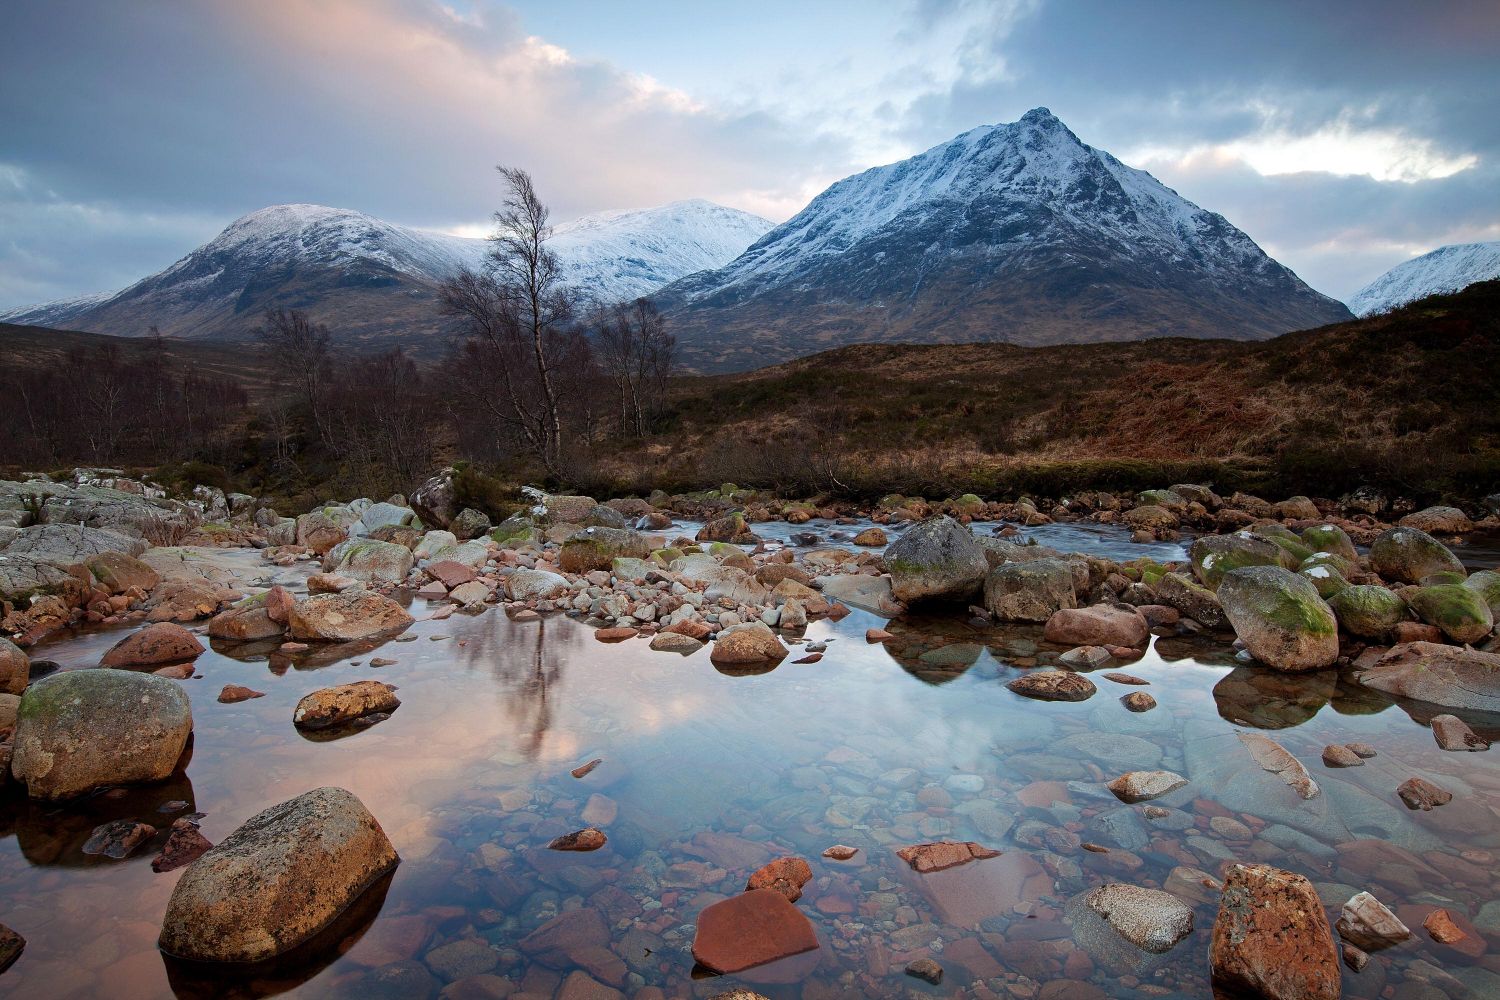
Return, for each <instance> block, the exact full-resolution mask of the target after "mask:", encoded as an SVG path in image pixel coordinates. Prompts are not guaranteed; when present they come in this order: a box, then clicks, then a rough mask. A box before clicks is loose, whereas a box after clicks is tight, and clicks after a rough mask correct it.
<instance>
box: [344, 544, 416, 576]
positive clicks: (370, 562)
mask: <svg viewBox="0 0 1500 1000" xmlns="http://www.w3.org/2000/svg"><path fill="white" fill-rule="evenodd" d="M415 561H416V557H415V556H414V555H412V551H411V549H409V548H407V547H406V546H405V545H398V544H397V543H395V542H379V541H376V540H375V539H373V538H351V539H349V540H348V541H346V542H340V543H339V544H338V545H335V546H334V547H333V548H332V549H331V550H329V552H328V554H327V555H326V556H324V557H323V572H325V573H337V574H339V575H340V576H348V577H353V578H354V579H356V580H363V581H365V582H366V583H400V582H401V581H403V580H405V579H406V574H408V573H410V572H411V568H412V564H413V563H414V562H415Z"/></svg>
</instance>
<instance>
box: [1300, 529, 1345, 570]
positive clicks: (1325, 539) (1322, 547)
mask: <svg viewBox="0 0 1500 1000" xmlns="http://www.w3.org/2000/svg"><path fill="white" fill-rule="evenodd" d="M1302 543H1303V544H1304V545H1306V546H1307V547H1308V548H1310V549H1312V550H1313V551H1314V552H1329V553H1332V554H1333V555H1336V556H1342V557H1343V558H1345V559H1347V560H1349V561H1350V562H1357V561H1358V560H1359V550H1358V549H1356V548H1355V547H1354V540H1353V539H1352V538H1350V537H1349V533H1348V532H1346V531H1345V530H1344V529H1343V528H1340V527H1339V526H1338V525H1336V524H1314V525H1312V526H1311V527H1309V528H1304V529H1303V530H1302Z"/></svg>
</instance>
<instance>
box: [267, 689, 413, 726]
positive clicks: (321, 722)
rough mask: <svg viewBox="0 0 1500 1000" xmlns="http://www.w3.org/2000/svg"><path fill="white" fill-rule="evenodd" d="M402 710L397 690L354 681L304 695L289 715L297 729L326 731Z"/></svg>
mask: <svg viewBox="0 0 1500 1000" xmlns="http://www.w3.org/2000/svg"><path fill="white" fill-rule="evenodd" d="M399 707H401V699H399V698H397V697H396V689H395V688H394V687H392V686H391V685H389V684H385V683H382V682H381V681H355V682H354V683H353V684H340V685H338V686H337V687H330V688H322V689H320V690H318V691H314V692H312V693H311V694H308V695H305V696H304V697H303V698H302V700H301V701H299V702H297V707H296V709H294V710H293V712H292V722H293V723H294V724H295V725H296V726H297V728H299V729H327V728H329V727H331V726H337V725H340V724H342V723H346V722H352V721H353V720H355V719H358V718H360V717H362V716H367V715H372V714H376V713H382V712H383V713H390V712H394V711H395V710H396V709H397V708H399Z"/></svg>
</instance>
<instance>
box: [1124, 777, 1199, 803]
mask: <svg viewBox="0 0 1500 1000" xmlns="http://www.w3.org/2000/svg"><path fill="white" fill-rule="evenodd" d="M1186 784H1187V779H1186V778H1184V777H1183V776H1182V775H1180V774H1176V773H1174V772H1172V771H1128V772H1126V773H1125V774H1122V775H1120V776H1119V777H1118V778H1116V779H1115V780H1113V781H1111V782H1110V783H1109V784H1108V785H1107V786H1106V787H1108V788H1109V790H1110V791H1111V792H1114V794H1115V797H1116V798H1117V799H1119V800H1120V801H1121V802H1130V803H1135V802H1147V801H1150V800H1151V799H1159V798H1161V797H1162V796H1163V795H1166V794H1168V793H1169V792H1175V791H1176V790H1177V789H1179V788H1181V787H1183V786H1184V785H1186Z"/></svg>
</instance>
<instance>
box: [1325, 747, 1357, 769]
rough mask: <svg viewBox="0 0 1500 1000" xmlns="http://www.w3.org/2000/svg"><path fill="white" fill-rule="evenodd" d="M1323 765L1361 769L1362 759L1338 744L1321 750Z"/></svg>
mask: <svg viewBox="0 0 1500 1000" xmlns="http://www.w3.org/2000/svg"><path fill="white" fill-rule="evenodd" d="M1323 763H1324V764H1325V765H1326V766H1328V767H1362V766H1363V765H1364V758H1362V757H1360V755H1359V754H1357V753H1355V752H1354V751H1353V750H1350V749H1349V748H1348V747H1346V746H1343V745H1341V744H1338V743H1330V744H1328V746H1326V747H1324V748H1323Z"/></svg>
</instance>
